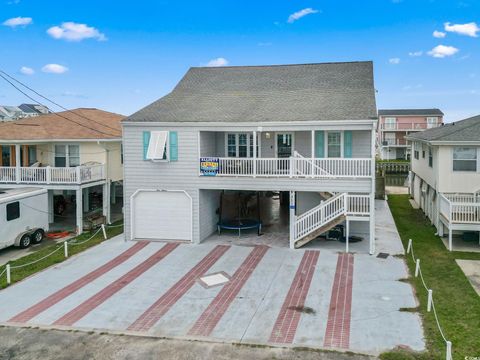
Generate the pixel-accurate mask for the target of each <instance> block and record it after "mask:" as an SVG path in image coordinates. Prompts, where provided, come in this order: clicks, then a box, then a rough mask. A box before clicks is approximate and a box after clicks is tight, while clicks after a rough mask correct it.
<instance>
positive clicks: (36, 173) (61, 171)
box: [0, 164, 105, 184]
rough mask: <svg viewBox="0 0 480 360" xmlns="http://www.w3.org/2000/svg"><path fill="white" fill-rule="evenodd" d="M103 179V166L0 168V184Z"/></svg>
mask: <svg viewBox="0 0 480 360" xmlns="http://www.w3.org/2000/svg"><path fill="white" fill-rule="evenodd" d="M104 178H105V165H104V164H95V165H80V166H77V167H52V166H46V167H27V166H20V167H18V168H17V167H15V166H0V183H19V184H78V183H84V182H89V181H95V180H102V179H104Z"/></svg>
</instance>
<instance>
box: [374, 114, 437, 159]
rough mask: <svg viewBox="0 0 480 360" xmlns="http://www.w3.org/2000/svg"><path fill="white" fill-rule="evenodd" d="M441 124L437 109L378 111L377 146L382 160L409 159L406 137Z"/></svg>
mask: <svg viewBox="0 0 480 360" xmlns="http://www.w3.org/2000/svg"><path fill="white" fill-rule="evenodd" d="M442 124H443V112H441V111H440V110H439V109H397V110H378V129H377V130H378V131H377V146H378V151H379V155H380V158H381V159H382V160H394V159H409V157H410V146H409V144H407V140H406V136H408V135H409V134H412V133H416V132H419V131H424V130H427V129H431V128H435V127H437V126H440V125H442Z"/></svg>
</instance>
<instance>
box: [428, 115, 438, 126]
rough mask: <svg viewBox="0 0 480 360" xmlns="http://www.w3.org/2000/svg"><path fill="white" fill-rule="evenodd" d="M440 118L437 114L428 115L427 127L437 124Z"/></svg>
mask: <svg viewBox="0 0 480 360" xmlns="http://www.w3.org/2000/svg"><path fill="white" fill-rule="evenodd" d="M437 122H438V118H437V117H436V116H432V117H427V129H431V128H433V127H436V126H437Z"/></svg>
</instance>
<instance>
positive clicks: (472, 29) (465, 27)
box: [444, 22, 480, 37]
mask: <svg viewBox="0 0 480 360" xmlns="http://www.w3.org/2000/svg"><path fill="white" fill-rule="evenodd" d="M444 25H445V31H449V32H453V33H456V34H459V35H466V36H471V37H478V34H477V33H478V32H480V27H478V25H477V24H476V23H474V22H471V23H468V24H450V23H448V22H447V23H445V24H444Z"/></svg>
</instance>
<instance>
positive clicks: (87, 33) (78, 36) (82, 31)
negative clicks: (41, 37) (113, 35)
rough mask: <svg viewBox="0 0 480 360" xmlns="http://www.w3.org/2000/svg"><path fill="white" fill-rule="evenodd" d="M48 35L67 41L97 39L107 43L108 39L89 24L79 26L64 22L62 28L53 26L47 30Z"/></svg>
mask: <svg viewBox="0 0 480 360" xmlns="http://www.w3.org/2000/svg"><path fill="white" fill-rule="evenodd" d="M47 34H48V35H50V36H51V37H53V38H54V39H63V40H67V41H82V40H84V39H97V40H98V41H105V40H107V37H106V36H105V34H102V33H101V32H100V31H98V29H96V28H94V27H92V26H88V25H87V24H77V23H74V22H71V21H69V22H64V23H62V25H60V26H53V27H51V28H50V29H48V30H47Z"/></svg>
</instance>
